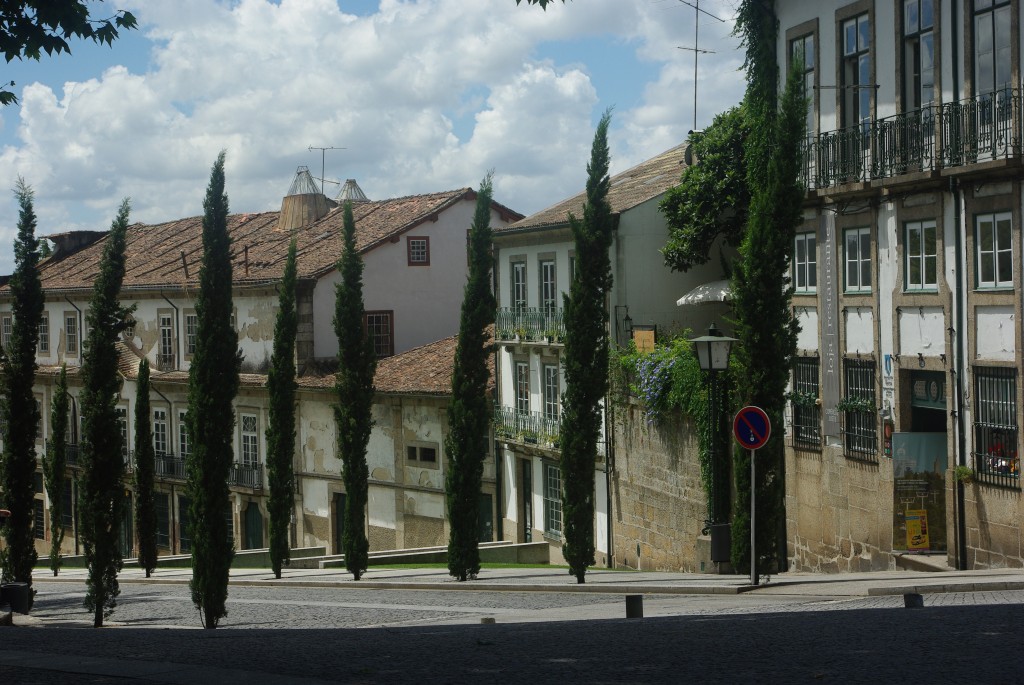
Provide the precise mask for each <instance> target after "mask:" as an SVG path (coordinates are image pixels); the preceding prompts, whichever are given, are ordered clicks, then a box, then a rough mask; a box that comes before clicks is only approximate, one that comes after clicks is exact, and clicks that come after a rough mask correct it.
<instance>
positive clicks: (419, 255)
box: [406, 236, 430, 266]
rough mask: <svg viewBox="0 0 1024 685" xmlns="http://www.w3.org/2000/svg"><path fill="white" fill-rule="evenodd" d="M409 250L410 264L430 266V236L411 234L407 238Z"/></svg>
mask: <svg viewBox="0 0 1024 685" xmlns="http://www.w3.org/2000/svg"><path fill="white" fill-rule="evenodd" d="M406 246H407V248H408V252H409V266H430V238H428V237H426V236H422V237H420V236H416V237H413V236H409V237H408V238H406Z"/></svg>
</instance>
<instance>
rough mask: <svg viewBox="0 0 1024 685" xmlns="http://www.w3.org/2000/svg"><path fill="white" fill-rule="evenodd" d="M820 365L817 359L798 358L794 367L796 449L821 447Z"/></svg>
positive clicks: (794, 433)
mask: <svg viewBox="0 0 1024 685" xmlns="http://www.w3.org/2000/svg"><path fill="white" fill-rule="evenodd" d="M819 365H820V362H819V361H818V358H817V357H798V358H797V360H796V365H795V366H794V367H793V396H792V404H793V444H794V446H796V447H805V448H810V449H818V448H820V447H821V407H820V406H819V404H818V395H819V388H818V373H819Z"/></svg>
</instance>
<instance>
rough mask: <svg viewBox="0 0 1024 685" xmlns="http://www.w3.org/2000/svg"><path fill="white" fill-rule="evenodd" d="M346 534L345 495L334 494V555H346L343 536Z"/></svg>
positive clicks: (340, 493) (341, 493)
mask: <svg viewBox="0 0 1024 685" xmlns="http://www.w3.org/2000/svg"><path fill="white" fill-rule="evenodd" d="M344 534H345V493H343V492H336V493H334V553H335V554H344V553H345V543H344V542H342V536H343V535H344Z"/></svg>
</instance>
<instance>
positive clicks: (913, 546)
mask: <svg viewBox="0 0 1024 685" xmlns="http://www.w3.org/2000/svg"><path fill="white" fill-rule="evenodd" d="M906 521H907V550H908V551H910V552H922V551H923V552H927V551H928V546H929V545H928V512H927V510H925V509H908V510H907V514H906Z"/></svg>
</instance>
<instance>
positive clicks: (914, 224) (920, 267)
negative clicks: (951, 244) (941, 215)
mask: <svg viewBox="0 0 1024 685" xmlns="http://www.w3.org/2000/svg"><path fill="white" fill-rule="evenodd" d="M903 235H904V237H905V242H904V252H905V253H906V254H905V255H904V259H903V264H904V266H905V273H904V278H903V283H904V289H905V290H908V291H909V290H926V291H928V290H931V291H934V290H938V287H939V274H938V268H939V262H938V259H939V257H938V253H939V248H938V228H937V226H936V224H935V220H934V219H928V220H925V221H908V222H907V223H905V224H904V229H903ZM929 241H930V242H931V247H930V248H929V246H928V243H929ZM912 266H913V267H915V268H914V269H913V270H912V269H911V267H912ZM929 270H930V272H931V275H930V276H929ZM912 271H916V272H917V276H916V278H915V277H914V275H913V273H912Z"/></svg>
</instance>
